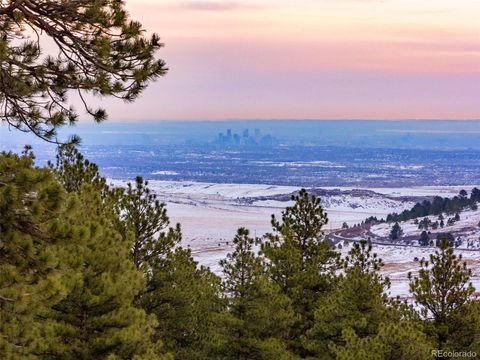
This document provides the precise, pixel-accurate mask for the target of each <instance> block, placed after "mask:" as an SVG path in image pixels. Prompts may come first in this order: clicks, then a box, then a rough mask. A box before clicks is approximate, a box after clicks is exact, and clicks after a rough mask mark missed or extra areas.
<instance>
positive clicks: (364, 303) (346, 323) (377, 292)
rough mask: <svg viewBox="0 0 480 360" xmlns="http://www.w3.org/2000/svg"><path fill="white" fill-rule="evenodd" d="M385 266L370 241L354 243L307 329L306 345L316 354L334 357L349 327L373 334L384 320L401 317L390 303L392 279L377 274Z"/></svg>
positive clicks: (363, 335) (359, 333)
mask: <svg viewBox="0 0 480 360" xmlns="http://www.w3.org/2000/svg"><path fill="white" fill-rule="evenodd" d="M382 266H383V263H382V261H381V259H379V258H378V257H377V255H376V254H374V253H372V246H371V245H370V244H368V243H367V241H361V242H360V243H356V244H354V245H353V247H352V249H351V250H350V252H349V255H348V256H347V258H346V259H345V264H344V275H342V276H340V279H339V281H338V284H337V286H336V287H335V289H334V290H333V291H332V292H331V293H330V294H329V295H328V296H326V297H324V298H323V299H321V300H320V301H319V305H318V307H317V310H316V311H315V324H314V325H313V327H312V329H311V330H309V331H308V340H307V346H308V348H309V349H310V350H311V351H312V352H313V354H314V355H315V356H316V357H320V356H322V358H323V359H335V358H336V355H335V353H336V351H337V350H338V349H339V348H340V347H342V346H345V344H346V341H345V338H344V336H343V335H344V332H345V330H347V329H350V330H351V331H352V332H353V334H355V336H357V337H359V338H366V337H374V336H375V335H376V334H378V332H379V326H380V324H381V323H388V322H389V321H392V320H393V319H397V318H399V315H398V314H396V313H395V311H394V309H393V308H389V306H388V304H389V301H388V297H387V295H386V290H387V289H388V288H389V286H390V282H389V280H388V278H383V277H381V276H380V275H379V274H378V271H379V270H380V268H381V267H382Z"/></svg>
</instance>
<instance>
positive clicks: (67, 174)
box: [48, 145, 109, 196]
mask: <svg viewBox="0 0 480 360" xmlns="http://www.w3.org/2000/svg"><path fill="white" fill-rule="evenodd" d="M48 167H49V168H50V169H52V170H53V171H54V172H55V174H56V176H57V179H58V181H59V182H60V183H61V184H62V186H63V188H64V189H65V190H66V191H67V192H69V193H72V192H76V191H79V190H80V187H81V186H82V185H83V184H89V185H91V186H94V187H95V188H97V189H98V190H99V191H100V192H101V194H102V195H103V196H105V195H106V193H107V192H108V191H109V188H108V185H107V181H106V180H105V178H103V177H102V176H101V175H100V172H99V170H98V166H97V165H96V164H94V163H91V162H90V161H88V160H87V159H85V158H84V156H83V155H82V154H81V153H80V152H79V151H78V149H77V148H76V147H75V146H73V145H61V146H59V147H58V148H57V154H56V162H55V164H53V163H51V162H49V163H48Z"/></svg>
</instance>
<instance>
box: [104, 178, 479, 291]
mask: <svg viewBox="0 0 480 360" xmlns="http://www.w3.org/2000/svg"><path fill="white" fill-rule="evenodd" d="M111 183H112V184H113V185H115V186H125V184H126V181H120V180H112V181H111ZM473 187H475V186H474V185H472V186H464V187H458V186H456V187H439V186H435V187H414V188H377V189H368V190H369V191H367V192H366V193H362V192H361V191H360V192H353V193H352V194H349V193H348V192H349V191H352V190H354V189H353V188H351V187H350V188H339V187H335V188H322V189H324V190H341V191H340V193H338V192H335V191H334V192H333V195H327V196H323V197H322V203H323V205H324V207H325V208H326V211H327V213H328V217H329V223H328V225H327V226H326V231H329V230H333V229H338V228H340V227H341V226H342V224H343V222H347V223H348V224H349V225H353V224H356V223H360V222H361V221H362V220H365V219H366V218H367V217H369V216H377V217H378V218H381V217H385V216H386V215H387V214H389V213H392V212H401V211H403V210H404V209H408V208H411V207H412V206H413V205H414V204H415V202H414V201H413V200H409V199H406V197H424V196H430V197H432V196H435V195H440V196H444V197H453V196H454V195H456V194H458V192H459V190H460V189H462V188H464V189H465V190H467V191H469V190H471V189H472V188H473ZM150 188H151V189H152V190H153V191H154V192H155V193H156V194H157V196H158V198H159V199H160V200H161V201H163V202H165V203H166V204H167V209H168V214H169V216H170V219H171V221H172V223H177V222H179V223H180V224H181V225H182V232H183V245H184V246H187V247H190V248H191V250H192V253H193V255H194V256H195V258H196V259H197V260H198V261H199V263H201V264H203V265H206V266H210V267H211V268H212V270H214V271H218V270H219V267H218V261H219V260H220V259H222V258H223V257H224V256H225V255H226V253H228V252H229V251H230V250H231V249H232V239H233V237H234V235H235V233H236V230H237V229H238V228H239V227H246V228H248V229H250V231H251V234H252V235H256V236H261V235H263V234H265V233H266V232H269V231H271V227H270V219H271V214H275V215H277V216H279V215H280V214H281V211H282V210H283V209H284V208H285V207H286V206H288V205H290V201H288V200H287V199H288V196H285V195H288V194H291V193H292V192H294V191H297V190H299V189H298V188H297V187H291V186H276V185H254V184H210V183H195V182H171V181H150ZM282 195H283V196H282ZM265 197H270V199H262V198H265ZM275 197H277V198H275ZM257 198H258V199H257ZM279 198H282V199H285V201H283V200H282V201H280V200H278V199H279ZM477 215H478V219H477ZM478 220H480V212H479V211H477V212H466V213H465V216H463V215H462V220H461V221H460V222H458V223H456V225H455V226H462V225H464V224H467V223H468V224H470V223H472V224H474V223H475V224H477V223H478ZM415 228H417V226H416V225H414V224H413V223H412V224H406V225H405V227H404V231H405V233H408V234H410V233H412V234H413V233H415V234H416V231H418V230H416V229H415ZM372 229H373V228H372ZM373 230H374V232H376V233H378V234H384V233H386V232H388V231H389V228H388V226H387V225H383V224H382V225H378V226H377V227H376V228H374V229H373ZM434 250H435V249H434V248H428V249H425V248H419V247H401V246H383V245H382V246H380V245H376V246H375V251H376V252H377V253H378V254H379V256H380V257H381V258H382V259H383V260H384V262H385V264H386V265H385V268H384V272H385V274H386V275H388V276H390V278H391V280H392V288H391V295H392V296H396V295H401V296H404V297H407V296H408V281H407V274H408V272H410V271H413V272H414V271H415V270H416V269H417V268H418V265H419V264H418V262H417V261H415V260H414V259H415V258H418V259H421V258H422V257H428V254H429V253H430V252H433V251H434ZM347 251H348V246H346V247H344V248H343V249H342V252H347ZM461 252H462V253H464V258H465V259H466V260H467V261H468V263H469V265H471V266H472V267H473V269H474V272H475V274H474V283H475V284H476V285H477V288H479V289H480V281H479V276H480V274H479V273H478V271H479V270H480V252H475V251H466V250H461Z"/></svg>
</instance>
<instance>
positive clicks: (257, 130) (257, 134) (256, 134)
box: [255, 129, 260, 138]
mask: <svg viewBox="0 0 480 360" xmlns="http://www.w3.org/2000/svg"><path fill="white" fill-rule="evenodd" d="M255 137H256V138H258V137H260V129H255Z"/></svg>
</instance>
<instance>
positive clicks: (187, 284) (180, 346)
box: [118, 177, 222, 360]
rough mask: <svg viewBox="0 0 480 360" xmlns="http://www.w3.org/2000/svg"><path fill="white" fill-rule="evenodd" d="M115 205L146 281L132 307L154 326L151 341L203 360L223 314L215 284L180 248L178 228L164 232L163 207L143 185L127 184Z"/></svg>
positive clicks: (166, 221)
mask: <svg viewBox="0 0 480 360" xmlns="http://www.w3.org/2000/svg"><path fill="white" fill-rule="evenodd" d="M118 206H119V209H120V211H119V212H118V213H119V216H120V221H119V222H118V228H119V229H120V233H121V234H122V235H123V238H124V239H127V240H128V241H129V242H130V246H131V251H130V256H131V261H132V262H133V264H134V266H135V267H136V268H137V269H139V270H141V271H142V272H143V273H144V277H145V280H146V287H145V289H143V291H142V292H141V293H140V294H139V295H138V296H137V304H138V305H139V306H141V307H142V308H143V309H144V310H145V311H146V312H147V313H148V314H153V315H155V316H156V318H157V319H158V321H159V324H158V326H157V328H156V332H155V338H156V339H161V340H162V341H163V342H164V343H165V348H166V350H168V351H170V352H171V353H172V354H174V355H175V357H176V358H178V359H182V360H188V359H196V360H197V359H207V358H208V353H209V351H210V350H209V349H210V347H209V344H208V342H209V341H210V339H211V338H212V336H213V335H212V329H213V327H212V326H213V315H214V314H215V313H218V312H220V311H221V309H222V303H221V301H220V280H219V279H218V277H217V276H215V275H214V274H213V273H211V272H210V270H209V269H207V268H204V267H200V268H199V267H198V266H197V263H196V262H195V261H194V260H193V259H192V256H191V253H190V251H189V250H185V249H182V248H181V247H180V246H179V245H180V241H181V230H180V225H179V224H177V226H176V227H175V228H172V227H169V225H170V220H169V218H168V215H167V210H166V207H165V204H163V203H161V202H160V201H158V199H157V197H156V195H155V194H153V193H152V191H151V190H150V189H149V187H148V182H147V181H144V180H143V179H142V178H141V177H137V178H136V180H135V184H134V185H132V184H130V183H129V184H128V185H127V189H126V191H125V192H123V193H122V194H120V196H119V200H118Z"/></svg>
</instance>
